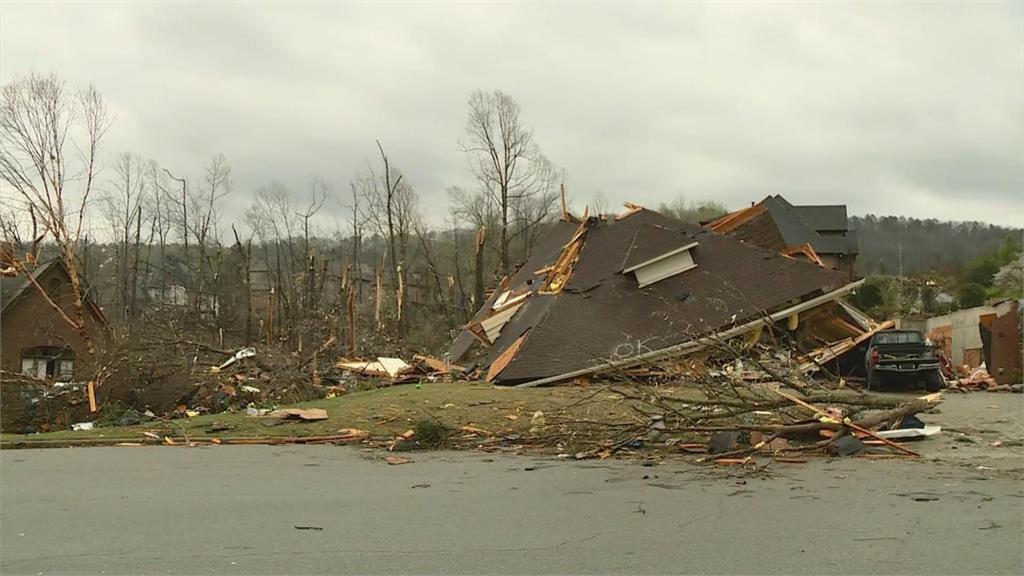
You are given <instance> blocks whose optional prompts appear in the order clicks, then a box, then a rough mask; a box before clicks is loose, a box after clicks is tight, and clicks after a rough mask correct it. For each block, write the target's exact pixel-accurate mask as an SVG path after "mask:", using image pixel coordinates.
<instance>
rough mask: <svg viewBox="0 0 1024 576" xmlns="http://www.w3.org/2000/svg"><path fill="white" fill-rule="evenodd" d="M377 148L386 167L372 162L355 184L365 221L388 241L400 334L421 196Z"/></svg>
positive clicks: (379, 148)
mask: <svg viewBox="0 0 1024 576" xmlns="http://www.w3.org/2000/svg"><path fill="white" fill-rule="evenodd" d="M377 149H378V150H379V151H380V156H381V164H382V165H383V171H382V172H380V173H377V172H376V171H374V169H373V167H372V166H370V167H368V168H367V172H366V173H365V174H364V175H362V176H360V177H359V178H358V179H357V180H356V186H357V188H358V189H359V190H360V193H361V195H362V200H363V202H362V205H363V206H364V207H365V208H364V210H365V218H366V221H367V222H369V223H371V224H373V225H374V227H375V228H376V229H377V232H378V233H379V234H380V235H381V236H382V237H383V238H384V239H385V240H386V241H387V245H388V258H389V260H390V262H389V267H388V268H389V272H390V278H391V287H392V289H393V290H395V296H396V304H397V307H396V310H397V322H396V331H397V333H398V336H399V337H400V338H401V337H402V336H403V335H404V332H405V322H404V315H403V310H404V297H403V288H404V286H405V278H404V276H403V274H404V272H405V271H406V269H407V265H406V264H407V258H408V252H409V240H410V238H411V236H412V232H413V230H414V228H415V226H416V225H417V224H418V223H419V218H420V214H419V199H418V197H417V196H416V192H415V191H414V190H413V189H412V186H410V185H409V183H408V182H406V180H405V178H404V175H403V174H402V172H401V171H400V170H398V169H397V168H395V167H394V166H393V165H392V164H391V159H390V158H389V157H388V155H387V154H386V153H385V152H384V147H383V146H382V145H381V144H380V142H377Z"/></svg>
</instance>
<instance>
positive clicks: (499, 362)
mask: <svg viewBox="0 0 1024 576" xmlns="http://www.w3.org/2000/svg"><path fill="white" fill-rule="evenodd" d="M525 340H526V334H523V335H522V336H520V337H519V338H516V341H515V342H513V343H512V344H511V345H509V347H508V348H506V349H505V351H504V352H502V353H501V355H500V356H498V357H497V358H495V359H494V362H491V366H490V367H489V368H488V369H487V381H488V382H493V381H494V379H495V378H496V377H497V376H498V374H500V373H501V371H502V370H504V369H505V367H506V366H508V365H509V363H510V362H512V359H513V358H515V357H516V352H519V347H520V346H522V345H523V341H525Z"/></svg>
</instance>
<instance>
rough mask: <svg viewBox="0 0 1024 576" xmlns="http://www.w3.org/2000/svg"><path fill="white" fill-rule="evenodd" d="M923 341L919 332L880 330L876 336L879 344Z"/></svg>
mask: <svg viewBox="0 0 1024 576" xmlns="http://www.w3.org/2000/svg"><path fill="white" fill-rule="evenodd" d="M923 341H924V340H923V339H922V338H921V334H920V333H919V332H879V333H878V334H877V335H876V336H875V342H876V343H878V344H920V343H922V342H923Z"/></svg>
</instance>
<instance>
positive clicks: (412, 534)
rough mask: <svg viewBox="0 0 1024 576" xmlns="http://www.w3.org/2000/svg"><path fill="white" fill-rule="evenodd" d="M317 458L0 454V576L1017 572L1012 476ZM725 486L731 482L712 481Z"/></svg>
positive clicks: (502, 459)
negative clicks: (750, 473) (400, 462)
mask: <svg viewBox="0 0 1024 576" xmlns="http://www.w3.org/2000/svg"><path fill="white" fill-rule="evenodd" d="M382 457H383V454H381V453H379V452H367V451H363V450H360V449H357V448H351V447H335V446H276V447H271V446H236V447H229V446H212V447H206V448H186V447H111V448H69V449H51V450H5V451H3V452H2V453H0V463H2V468H0V472H2V490H0V505H2V509H0V513H2V514H0V518H2V526H0V573H3V574H70V573H74V574H84V573H93V574H99V573H105V574H266V573H274V574H283V573H291V574H339V573H463V574H468V573H474V574H487V573H533V574H540V573H545V574H551V573H634V574H638V573H645V574H650V573H673V574H679V573H700V574H713V573H729V574H740V573H762V574H768V573H776V574H825V573H829V574H846V573H970V574H998V573H1007V574H1009V573H1016V574H1020V573H1024V558H1022V549H1024V548H1022V536H1021V535H1022V534H1024V526H1022V519H1024V487H1022V484H1021V482H1020V476H1019V474H1007V473H1005V472H997V471H989V470H977V469H976V468H972V467H965V466H955V465H951V464H938V463H929V462H922V463H916V462H906V461H889V460H885V461H882V460H875V461H872V460H866V459H856V460H854V459H843V460H832V461H826V460H824V459H817V460H812V461H811V462H810V463H808V464H802V465H800V464H789V465H783V464H778V465H776V467H775V468H774V469H773V470H771V473H770V474H762V475H755V476H745V477H744V476H742V474H741V473H740V472H739V471H736V470H733V471H729V472H723V471H721V470H718V471H709V470H707V469H704V468H700V467H697V466H694V465H692V464H687V463H685V462H678V461H677V462H672V463H669V464H663V465H659V466H654V467H646V466H642V465H641V464H640V463H638V462H629V461H583V462H568V461H560V460H549V459H543V458H533V457H513V456H502V455H487V454H482V453H430V454H426V453H416V454H413V455H412V456H411V458H412V459H413V460H414V461H413V462H412V463H409V464H404V465H397V466H393V465H388V464H387V463H385V462H383V461H382V460H381V458H382ZM729 475H732V477H729Z"/></svg>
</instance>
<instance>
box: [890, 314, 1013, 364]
mask: <svg viewBox="0 0 1024 576" xmlns="http://www.w3.org/2000/svg"><path fill="white" fill-rule="evenodd" d="M1022 311H1024V307H1022V306H1021V303H1020V302H1019V301H1018V300H1013V299H1009V300H998V301H995V302H992V303H991V304H988V305H985V306H976V307H974V308H965V309H963V310H957V311H955V312H950V313H949V314H943V315H941V316H933V317H931V318H901V319H900V322H899V323H900V327H901V328H906V329H912V330H919V331H921V332H922V333H924V334H925V335H927V336H928V338H929V339H930V340H931V341H932V342H933V343H934V344H935V347H936V348H937V349H938V350H940V351H942V353H943V355H944V356H945V357H946V358H948V359H949V361H950V362H951V363H952V368H953V370H954V371H955V372H956V374H958V375H960V376H966V375H967V374H968V373H970V372H973V371H974V370H975V369H977V368H980V367H982V366H984V371H987V372H988V374H990V375H991V376H992V378H993V379H994V381H995V382H996V383H998V384H1016V383H1018V382H1020V381H1021V374H1022V371H1024V366H1022V358H1024V341H1022V337H1021V334H1022V329H1021V326H1022V324H1024V319H1022V316H1021V313H1022Z"/></svg>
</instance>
